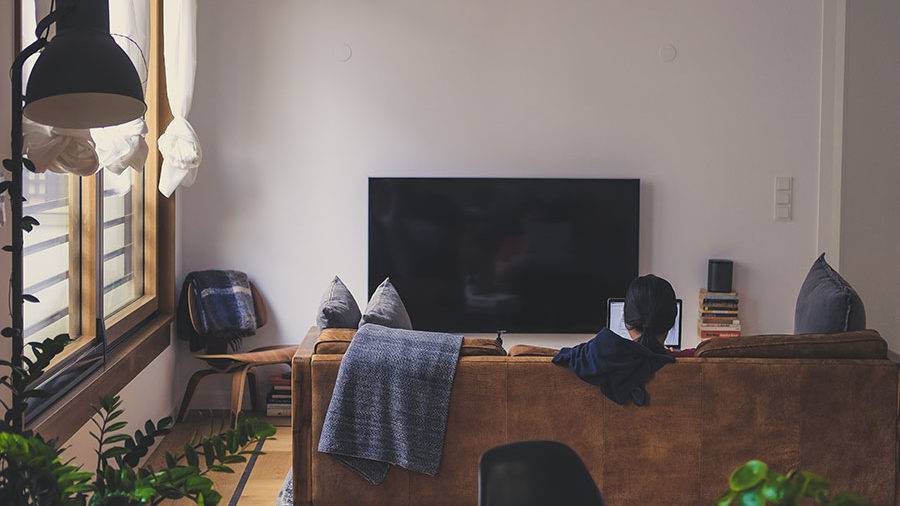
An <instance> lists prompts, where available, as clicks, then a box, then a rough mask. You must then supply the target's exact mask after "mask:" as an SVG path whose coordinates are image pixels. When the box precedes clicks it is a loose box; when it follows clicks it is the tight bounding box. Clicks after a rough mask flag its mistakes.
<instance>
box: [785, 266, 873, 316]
mask: <svg viewBox="0 0 900 506" xmlns="http://www.w3.org/2000/svg"><path fill="white" fill-rule="evenodd" d="M865 328H866V310H865V308H864V307H863V303H862V299H860V298H859V295H858V294H857V293H856V290H854V289H853V287H851V286H850V283H847V281H846V280H845V279H844V278H842V277H841V275H840V274H838V273H837V271H835V270H834V269H832V268H831V266H830V265H828V262H826V261H825V253H822V254H821V255H820V256H819V258H818V259H816V261H815V262H813V265H812V268H810V269H809V274H807V275H806V279H805V280H804V281H803V286H801V287H800V294H799V295H798V296H797V306H796V309H795V311H794V333H795V334H830V333H834V332H846V331H852V330H863V329H865Z"/></svg>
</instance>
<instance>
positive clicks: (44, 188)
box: [22, 171, 78, 350]
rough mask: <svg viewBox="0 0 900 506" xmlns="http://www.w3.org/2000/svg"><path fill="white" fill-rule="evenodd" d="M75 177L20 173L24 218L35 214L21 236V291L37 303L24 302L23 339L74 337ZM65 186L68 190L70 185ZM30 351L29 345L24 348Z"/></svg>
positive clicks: (76, 294) (75, 321)
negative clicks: (28, 229)
mask: <svg viewBox="0 0 900 506" xmlns="http://www.w3.org/2000/svg"><path fill="white" fill-rule="evenodd" d="M76 184H77V181H75V180H73V179H72V176H69V175H64V174H54V173H52V172H46V173H43V174H33V173H30V172H27V171H26V172H25V173H24V174H23V188H22V191H23V195H24V197H25V199H26V201H25V204H24V206H23V213H24V215H25V216H33V217H35V218H36V219H37V220H38V222H40V225H39V226H37V227H35V228H34V230H32V231H31V232H30V233H25V234H24V251H23V263H24V272H23V275H24V279H23V281H24V285H25V293H30V294H32V295H34V296H36V297H37V298H38V299H39V300H40V303H39V304H30V303H26V304H25V306H24V314H23V316H24V323H25V342H33V341H42V340H44V339H46V338H48V337H53V336H55V335H57V334H63V333H69V334H72V335H73V336H74V335H77V330H78V329H77V327H76V325H77V323H78V322H77V318H78V317H77V315H72V314H70V309H69V308H70V302H72V303H73V305H72V306H71V307H78V305H77V297H78V293H77V284H76V283H74V282H73V281H72V280H73V279H76V276H74V275H73V273H72V272H71V270H70V266H71V264H72V262H71V255H72V254H73V253H75V249H76V248H75V247H74V246H72V240H73V237H74V236H75V234H77V227H78V224H77V222H76V221H74V220H73V219H72V218H71V217H72V216H74V214H73V210H74V211H75V212H77V208H78V202H77V198H74V197H73V195H76V194H77V192H75V191H73V189H74V188H75V185H76ZM70 185H72V188H71V189H70ZM28 349H29V350H30V347H29V348H28Z"/></svg>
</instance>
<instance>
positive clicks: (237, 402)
mask: <svg viewBox="0 0 900 506" xmlns="http://www.w3.org/2000/svg"><path fill="white" fill-rule="evenodd" d="M250 290H251V293H252V294H253V307H254V309H255V311H256V328H259V327H262V326H263V325H265V324H266V321H267V320H268V317H269V314H268V310H267V308H266V304H265V302H264V301H263V299H262V296H261V295H260V293H259V290H257V289H256V286H255V285H253V283H251V284H250ZM187 294H188V295H187V297H188V313H189V314H190V318H191V325H193V327H194V330H195V331H197V332H199V330H198V329H200V324H199V323H200V309H199V308H198V306H197V296H196V295H195V294H194V291H193V290H187ZM220 346H221V349H210V348H207V351H213V352H214V353H210V354H204V355H195V356H196V357H197V358H199V359H201V360H204V361H205V362H206V363H207V365H209V368H207V369H201V370H199V371H197V372H195V373H194V375H193V376H191V379H190V381H188V385H187V389H185V391H184V398H183V399H182V400H181V408H180V409H179V410H178V417H177V418H176V421H178V422H181V421H182V420H184V416H185V415H186V414H187V410H188V406H189V405H190V404H191V398H192V397H193V396H194V391H195V390H197V386H198V385H199V384H200V382H201V381H203V380H204V379H206V378H208V377H210V376H213V375H217V374H226V375H231V412H232V413H234V420H237V416H238V413H240V411H241V405H242V402H243V400H244V384H245V383H247V380H248V378H249V383H250V385H249V386H250V403H251V404H252V405H253V409H254V410H257V409H259V404H258V399H257V391H256V374H255V373H254V372H253V371H252V370H251V369H252V368H253V367H256V366H258V365H267V364H288V365H290V363H291V358H292V357H293V356H294V353H295V352H296V350H297V346H296V345H281V346H264V347H262V348H255V349H253V350H250V351H248V352H246V353H225V352H226V351H227V349H226V345H224V344H222V345H220Z"/></svg>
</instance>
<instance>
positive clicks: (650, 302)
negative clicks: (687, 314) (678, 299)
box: [624, 274, 678, 353]
mask: <svg viewBox="0 0 900 506" xmlns="http://www.w3.org/2000/svg"><path fill="white" fill-rule="evenodd" d="M677 314H678V308H677V307H676V303H675V290H674V289H673V288H672V285H671V284H669V282H668V281H666V280H665V279H663V278H660V277H657V276H654V275H653V274H647V275H646V276H641V277H639V278H636V279H635V280H634V281H632V282H631V284H629V285H628V290H627V291H626V292H625V315H624V319H625V324H626V325H628V327H630V328H633V329H635V330H637V331H638V332H640V333H641V337H640V339H638V342H639V343H641V344H643V345H644V346H646V347H648V348H650V349H651V350H653V351H654V352H656V353H665V352H666V347H665V346H664V345H663V343H661V342H660V341H659V339H657V338H658V337H659V336H660V335H661V334H665V333H666V332H668V331H669V329H670V328H672V325H674V324H675V317H676V316H677Z"/></svg>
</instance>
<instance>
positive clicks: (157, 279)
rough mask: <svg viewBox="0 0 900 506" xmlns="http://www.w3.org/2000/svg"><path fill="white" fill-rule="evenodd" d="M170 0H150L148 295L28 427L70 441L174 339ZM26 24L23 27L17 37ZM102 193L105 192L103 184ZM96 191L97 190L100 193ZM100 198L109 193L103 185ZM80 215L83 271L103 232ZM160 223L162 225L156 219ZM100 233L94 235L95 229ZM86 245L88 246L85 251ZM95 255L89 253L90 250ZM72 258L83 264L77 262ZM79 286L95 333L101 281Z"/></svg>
mask: <svg viewBox="0 0 900 506" xmlns="http://www.w3.org/2000/svg"><path fill="white" fill-rule="evenodd" d="M21 1H22V0H16V3H15V17H16V20H17V21H16V22H17V23H18V22H19V21H18V20H19V19H20V16H21ZM162 4H163V0H150V23H151V27H150V30H151V34H152V37H151V47H150V51H149V53H150V62H149V73H148V86H147V91H146V101H147V105H148V110H147V114H146V119H147V125H148V130H149V132H148V134H147V137H146V139H147V144H148V146H149V148H150V153H149V156H148V158H147V161H146V164H145V168H144V185H143V189H144V190H143V197H144V198H143V201H144V203H143V213H144V218H143V220H144V227H142V228H143V233H142V235H143V241H144V247H143V253H142V254H143V257H144V262H143V264H144V265H143V276H144V282H143V286H144V289H143V295H142V296H140V297H138V298H137V299H136V300H134V301H132V302H131V303H130V304H128V305H127V306H125V307H124V308H122V309H120V310H118V311H117V312H116V313H115V314H114V315H112V316H110V317H109V318H107V319H106V322H105V327H106V332H105V339H106V343H107V346H109V345H112V344H113V343H116V342H117V341H119V340H120V338H122V337H123V336H125V335H128V338H127V339H125V340H122V341H121V343H120V344H117V345H116V346H115V347H113V348H112V349H111V350H110V351H109V353H108V354H107V355H106V359H105V363H104V365H103V366H102V367H101V368H99V369H98V370H97V371H95V372H93V373H92V374H90V375H89V376H88V377H87V378H85V379H84V380H82V381H81V382H80V383H79V384H78V386H76V387H75V388H73V389H72V390H71V391H69V392H68V393H66V394H65V395H63V396H62V397H61V398H59V399H58V400H57V401H55V402H54V403H53V404H52V405H50V406H49V407H48V408H46V409H45V410H44V411H43V412H42V413H40V414H39V415H38V417H37V418H36V419H35V420H34V421H33V422H32V423H30V424H29V428H31V429H33V430H35V431H37V432H39V433H40V434H41V435H42V436H43V437H44V438H58V440H59V441H66V440H68V439H69V438H70V437H71V436H72V435H74V434H75V432H76V431H77V430H78V429H80V428H81V426H83V425H84V424H85V423H87V422H88V420H89V419H90V418H91V416H92V415H93V414H94V412H93V410H92V409H91V405H92V404H96V403H97V401H98V398H99V397H100V396H103V395H109V394H115V393H117V392H118V391H120V390H121V389H122V388H124V387H125V385H127V384H128V383H129V382H130V381H131V380H132V379H134V378H135V377H136V376H137V375H138V374H139V373H140V372H141V371H142V370H143V369H144V368H145V367H147V366H148V365H149V364H150V363H151V362H152V361H153V360H154V359H155V358H156V357H157V356H159V354H160V353H162V351H163V350H164V349H166V347H168V346H169V341H170V334H171V326H172V325H171V323H172V320H173V315H174V312H175V197H174V196H173V197H171V198H166V197H164V196H163V195H162V194H160V193H159V192H158V191H157V185H158V181H159V172H160V170H161V167H162V157H161V155H160V153H159V150H158V147H157V139H158V138H159V136H160V135H162V133H163V132H164V131H165V127H166V126H167V125H168V124H169V122H171V120H172V115H171V112H170V111H169V104H168V100H167V99H166V89H165V71H164V67H163V65H162V54H163V42H162V37H163V30H162V19H163V16H162ZM19 32H20V29H18V28H17V29H16V34H17V35H16V37H17V40H21V37H20V36H19V35H18V33H19ZM98 184H99V182H98V179H97V178H96V177H90V178H82V184H81V185H72V186H74V187H76V188H77V187H80V190H78V191H80V192H82V195H84V193H85V192H91V191H93V192H97V190H98V188H97V185H98ZM98 193H99V192H98ZM96 194H97V193H95V195H96ZM100 198H102V193H101V196H100ZM84 203H93V204H90V205H95V204H96V197H94V198H90V199H84V198H83V199H82V206H83V205H84ZM78 216H79V215H76V217H75V220H80V221H81V223H75V224H74V225H75V226H80V227H81V232H82V237H83V238H82V240H83V241H84V242H85V243H88V241H90V244H91V247H88V248H85V249H84V251H83V252H81V253H78V254H80V255H82V258H80V259H78V260H79V263H80V264H81V265H83V266H85V267H86V268H84V269H82V271H83V272H81V273H80V274H79V275H80V276H82V277H85V276H86V274H85V273H89V272H93V271H92V269H94V268H95V267H94V266H95V265H96V263H97V262H96V256H95V255H97V254H100V253H99V252H98V251H97V247H96V244H97V241H96V234H97V233H102V230H99V231H98V230H97V226H96V224H95V223H89V222H92V221H93V219H94V218H95V217H96V213H94V212H91V210H90V209H87V212H85V209H84V208H82V210H81V213H80V216H81V218H78ZM154 223H155V226H152V225H153V224H154ZM92 235H93V237H92ZM85 252H86V254H85ZM85 256H88V257H89V258H85ZM73 265H78V263H74V264H73ZM76 285H79V286H80V288H76V290H80V291H81V292H80V294H79V293H77V292H76V293H73V294H72V297H71V298H72V299H73V300H74V299H75V298H80V299H81V301H80V309H78V307H77V306H76V310H79V311H81V313H80V314H81V318H80V319H81V325H80V329H79V330H80V332H78V334H80V335H81V336H84V337H83V339H93V336H96V335H97V333H96V331H97V329H96V323H95V321H96V320H95V318H96V313H97V308H96V303H95V302H94V301H95V300H96V294H97V292H96V290H102V289H103V288H102V287H99V286H92V285H97V283H96V282H95V283H90V279H86V280H85V279H82V282H81V283H76Z"/></svg>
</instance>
